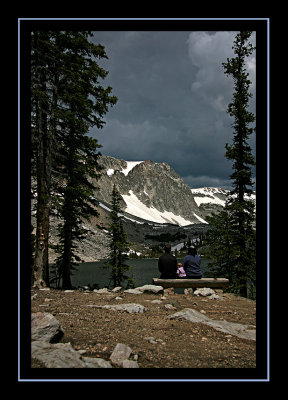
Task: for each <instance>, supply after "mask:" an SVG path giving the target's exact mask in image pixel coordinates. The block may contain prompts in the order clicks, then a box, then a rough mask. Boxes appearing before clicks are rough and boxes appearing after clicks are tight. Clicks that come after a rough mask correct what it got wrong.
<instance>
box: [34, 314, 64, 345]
mask: <svg viewBox="0 0 288 400" xmlns="http://www.w3.org/2000/svg"><path fill="white" fill-rule="evenodd" d="M63 335H64V332H63V330H62V329H61V326H60V323H59V321H58V320H57V319H56V318H55V317H54V316H53V315H52V314H49V313H46V312H43V313H42V312H36V313H32V315H31V339H32V340H41V341H44V342H47V343H57V342H59V340H60V339H61V338H62V337H63Z"/></svg>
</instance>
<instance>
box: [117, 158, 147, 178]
mask: <svg viewBox="0 0 288 400" xmlns="http://www.w3.org/2000/svg"><path fill="white" fill-rule="evenodd" d="M142 162H143V161H126V163H127V167H126V168H123V169H122V171H121V172H122V174H124V175H125V176H127V175H128V174H129V172H130V171H131V170H132V169H133V168H134V167H136V165H138V164H141V163H142Z"/></svg>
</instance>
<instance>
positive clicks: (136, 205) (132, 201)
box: [122, 190, 199, 226]
mask: <svg viewBox="0 0 288 400" xmlns="http://www.w3.org/2000/svg"><path fill="white" fill-rule="evenodd" d="M122 197H123V200H124V201H125V203H126V208H125V210H124V211H125V212H127V213H129V214H132V215H135V216H136V217H139V218H143V219H146V220H148V221H153V222H159V223H165V222H166V223H167V222H169V223H171V224H178V225H180V226H186V225H190V224H192V223H193V222H192V221H188V220H186V219H184V218H183V217H181V216H180V215H175V214H173V213H172V212H169V211H164V212H161V211H159V210H157V209H156V208H154V207H151V208H150V207H147V206H145V204H143V203H142V202H141V201H140V200H139V199H138V197H137V196H135V194H134V193H133V191H132V190H129V195H123V194H122ZM195 216H196V217H197V215H196V214H195ZM197 218H198V219H199V217H197Z"/></svg>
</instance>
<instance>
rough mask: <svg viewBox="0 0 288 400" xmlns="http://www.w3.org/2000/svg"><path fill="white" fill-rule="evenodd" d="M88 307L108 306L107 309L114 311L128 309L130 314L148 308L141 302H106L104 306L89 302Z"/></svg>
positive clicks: (141, 311) (142, 311)
mask: <svg viewBox="0 0 288 400" xmlns="http://www.w3.org/2000/svg"><path fill="white" fill-rule="evenodd" d="M87 307H94V308H106V309H107V310H114V311H126V312H127V313H129V314H132V313H140V314H142V313H144V312H145V311H146V308H145V307H144V306H142V305H141V304H136V303H128V304H111V305H110V304H105V305H104V306H97V305H93V304H88V305H87Z"/></svg>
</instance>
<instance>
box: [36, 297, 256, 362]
mask: <svg viewBox="0 0 288 400" xmlns="http://www.w3.org/2000/svg"><path fill="white" fill-rule="evenodd" d="M216 293H217V294H218V295H219V296H220V297H221V299H218V300H215V299H209V298H205V297H198V296H193V295H191V294H189V295H184V294H168V295H165V297H166V299H162V302H161V304H157V303H156V304H155V303H152V302H151V301H152V300H156V299H157V300H161V297H162V295H160V294H150V293H147V294H145V293H144V294H142V295H133V294H129V293H123V292H120V293H113V294H112V293H110V294H98V293H95V292H81V291H78V290H75V291H73V292H64V291H61V290H55V289H50V290H49V291H48V290H47V291H46V290H38V289H32V291H31V294H32V296H33V295H34V294H37V296H36V298H35V299H33V300H32V302H31V303H32V312H38V311H40V312H49V313H51V314H53V315H54V316H55V317H56V318H57V319H58V320H59V322H60V324H61V327H62V329H63V331H64V337H63V338H62V339H61V342H64V343H66V342H70V343H71V345H72V346H73V348H75V349H76V350H85V352H86V353H85V357H99V358H103V359H105V360H108V361H109V357H110V355H111V353H112V351H113V349H114V348H115V346H116V344H117V343H124V344H126V345H128V346H130V347H131V349H132V350H133V353H132V359H133V357H134V356H136V357H135V358H136V359H137V362H138V365H139V367H140V368H256V342H255V341H252V340H246V339H241V338H239V337H236V336H232V335H228V334H226V333H223V332H219V331H216V330H215V329H214V328H212V327H209V326H207V325H204V324H202V323H192V322H188V321H186V320H170V319H168V318H167V317H168V316H169V315H171V314H174V313H175V312H176V311H180V310H183V309H184V308H193V309H195V310H197V311H199V312H202V313H203V314H205V315H206V316H207V317H209V318H211V319H215V320H226V321H231V322H237V323H241V324H245V325H254V326H256V302H255V301H253V300H249V299H246V298H242V297H237V296H235V295H233V294H230V293H222V291H221V290H218V291H217V290H216ZM117 296H121V297H122V300H116V299H115V298H116V297H117ZM124 303H137V304H142V305H143V306H145V307H146V308H147V311H146V312H144V313H143V314H129V313H127V312H125V311H113V310H108V309H100V308H92V307H89V306H88V305H105V304H124ZM167 303H169V304H171V303H172V304H173V305H174V307H175V309H173V310H171V309H170V310H167V309H165V304H167ZM147 337H153V338H154V342H156V343H153V342H152V343H151V342H150V341H149V340H147V339H144V338H147ZM130 358H131V357H130ZM31 366H32V368H41V367H42V366H41V364H40V363H38V362H37V361H35V360H32V365H31Z"/></svg>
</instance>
